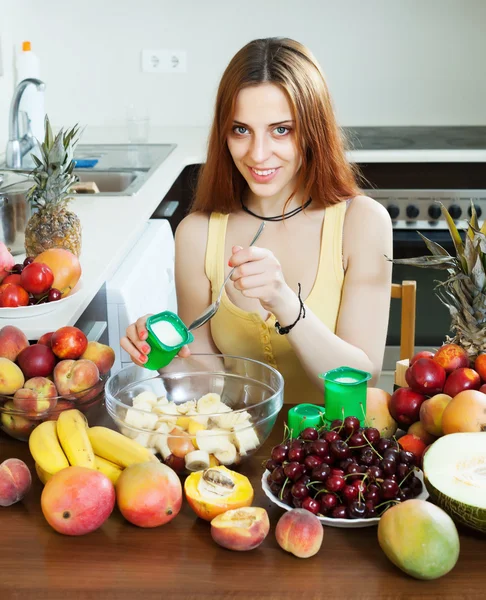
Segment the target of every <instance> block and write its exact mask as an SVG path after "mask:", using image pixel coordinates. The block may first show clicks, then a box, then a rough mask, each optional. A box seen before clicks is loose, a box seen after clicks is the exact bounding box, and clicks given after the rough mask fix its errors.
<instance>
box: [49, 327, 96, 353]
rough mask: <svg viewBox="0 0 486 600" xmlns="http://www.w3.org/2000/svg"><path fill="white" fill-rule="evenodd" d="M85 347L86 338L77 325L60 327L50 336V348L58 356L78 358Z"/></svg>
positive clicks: (86, 345)
mask: <svg viewBox="0 0 486 600" xmlns="http://www.w3.org/2000/svg"><path fill="white" fill-rule="evenodd" d="M87 347H88V338H87V337H86V335H85V334H84V333H83V332H82V331H81V329H78V328H77V327H69V326H66V327H61V328H60V329H58V330H57V331H55V332H54V333H53V334H52V337H51V348H52V351H53V352H54V354H55V355H56V356H57V357H58V358H62V359H70V358H74V359H76V358H80V357H81V355H82V354H83V352H84V351H85V350H86V348H87Z"/></svg>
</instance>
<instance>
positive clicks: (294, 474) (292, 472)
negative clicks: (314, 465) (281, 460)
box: [277, 462, 305, 481]
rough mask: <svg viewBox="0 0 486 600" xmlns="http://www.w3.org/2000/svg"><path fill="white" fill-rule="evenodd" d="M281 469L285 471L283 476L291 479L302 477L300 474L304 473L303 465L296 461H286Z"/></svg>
mask: <svg viewBox="0 0 486 600" xmlns="http://www.w3.org/2000/svg"><path fill="white" fill-rule="evenodd" d="M277 468H278V467H277ZM283 470H284V473H285V477H288V478H289V479H290V480H292V481H297V479H300V478H301V477H302V475H303V474H304V473H305V467H304V465H301V464H300V463H298V462H290V463H287V464H286V465H285V466H284V468H283Z"/></svg>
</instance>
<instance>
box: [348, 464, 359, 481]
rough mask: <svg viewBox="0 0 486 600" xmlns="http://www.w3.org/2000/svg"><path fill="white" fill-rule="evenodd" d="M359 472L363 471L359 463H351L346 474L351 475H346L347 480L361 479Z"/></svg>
mask: <svg viewBox="0 0 486 600" xmlns="http://www.w3.org/2000/svg"><path fill="white" fill-rule="evenodd" d="M358 473H361V471H360V467H359V465H357V464H355V463H353V464H351V465H349V467H348V468H347V469H346V475H349V477H346V481H351V482H352V481H356V479H361V477H360V476H359V475H358Z"/></svg>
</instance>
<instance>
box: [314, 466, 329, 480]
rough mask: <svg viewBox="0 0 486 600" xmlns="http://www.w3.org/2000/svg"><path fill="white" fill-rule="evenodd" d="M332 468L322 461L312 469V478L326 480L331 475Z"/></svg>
mask: <svg viewBox="0 0 486 600" xmlns="http://www.w3.org/2000/svg"><path fill="white" fill-rule="evenodd" d="M330 471H331V468H330V467H329V465H326V463H322V464H321V465H319V466H318V467H316V468H315V469H313V470H312V480H313V481H316V480H317V481H326V479H327V478H328V477H329V473H330Z"/></svg>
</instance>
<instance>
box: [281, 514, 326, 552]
mask: <svg viewBox="0 0 486 600" xmlns="http://www.w3.org/2000/svg"><path fill="white" fill-rule="evenodd" d="M275 537H276V539H277V543H278V545H279V546H280V547H281V548H283V549H284V550H285V551H286V552H290V553H291V554H293V555H294V556H297V557H298V558H309V557H310V556H314V554H317V552H319V550H320V548H321V545H322V539H323V537H324V529H323V527H322V524H321V522H320V521H319V519H318V518H317V517H316V516H315V515H313V514H312V513H311V512H309V511H308V510H305V509H304V508H294V509H292V510H289V511H288V512H286V513H285V514H283V515H282V516H281V517H280V519H279V520H278V523H277V527H276V529H275Z"/></svg>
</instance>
